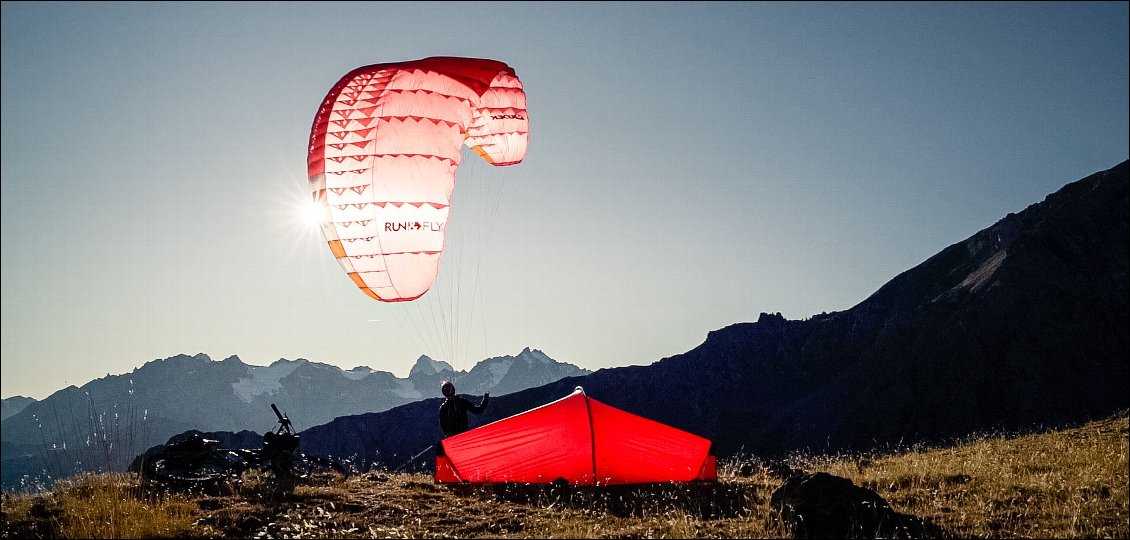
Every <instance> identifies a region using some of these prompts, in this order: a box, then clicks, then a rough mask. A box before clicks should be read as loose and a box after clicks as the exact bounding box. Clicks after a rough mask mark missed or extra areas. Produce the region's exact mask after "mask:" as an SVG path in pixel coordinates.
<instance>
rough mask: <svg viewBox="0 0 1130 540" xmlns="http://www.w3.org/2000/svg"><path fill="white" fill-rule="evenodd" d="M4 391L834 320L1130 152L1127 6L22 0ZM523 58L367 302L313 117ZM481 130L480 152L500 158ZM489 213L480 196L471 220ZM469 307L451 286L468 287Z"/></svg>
mask: <svg viewBox="0 0 1130 540" xmlns="http://www.w3.org/2000/svg"><path fill="white" fill-rule="evenodd" d="M2 18H3V28H2V36H3V64H2V68H3V71H2V75H3V76H2V85H3V118H2V130H3V148H2V172H3V181H2V187H3V191H2V204H3V208H2V213H0V216H2V223H3V242H2V248H3V253H2V262H3V284H2V293H3V313H2V315H3V325H2V330H3V331H2V345H3V350H2V354H0V358H2V361H0V365H2V369H3V372H2V377H0V381H2V385H3V388H2V394H3V396H4V397H10V396H12V395H26V396H31V397H34V398H37V399H40V398H44V397H46V396H47V395H49V394H50V393H51V392H54V391H55V390H58V389H61V388H63V387H65V386H67V385H71V384H74V385H79V386H81V385H82V384H85V383H86V382H89V381H90V380H92V379H94V378H98V377H102V376H105V375H106V374H120V373H127V372H129V371H130V370H132V369H134V368H135V367H138V366H140V365H142V364H144V363H145V362H147V361H150V360H153V359H158V358H166V357H169V356H173V355H176V354H180V353H186V354H196V353H201V352H203V353H206V354H208V355H209V356H211V357H212V358H213V359H215V360H220V359H223V358H226V357H228V356H230V355H238V356H239V357H240V358H241V359H242V360H243V361H244V362H246V363H249V364H255V365H267V364H269V363H271V362H272V361H274V360H277V359H279V358H288V359H295V358H306V359H309V360H312V361H316V362H323V363H329V364H334V365H337V366H340V367H342V368H344V369H349V368H352V367H355V366H359V365H365V366H369V367H372V368H374V369H378V370H384V371H391V372H393V373H395V374H396V375H398V376H405V375H407V372H408V369H409V368H410V367H411V365H412V364H413V363H414V362H415V360H416V358H417V357H419V356H420V355H421V354H428V355H430V356H432V357H433V358H437V359H441V360H447V361H449V362H451V363H452V364H454V365H456V367H458V368H461V369H469V368H470V367H471V366H472V365H473V364H474V363H475V362H476V361H478V360H481V359H483V358H486V357H489V356H498V355H507V354H510V355H512V354H517V353H518V352H519V351H521V350H522V348H523V347H526V346H529V347H531V348H536V349H541V350H542V351H544V352H545V353H546V354H548V355H549V356H551V357H553V358H555V359H557V360H559V361H564V362H570V363H573V364H576V365H579V366H582V367H585V368H589V369H594V370H595V369H599V368H602V367H614V366H624V365H632V364H649V363H652V362H654V361H656V360H659V359H661V358H663V357H666V356H671V355H675V354H679V353H682V352H685V351H687V350H689V349H691V348H693V347H695V346H696V345H698V344H699V343H701V342H702V341H703V340H704V339H705V337H706V334H707V332H709V331H711V330H715V329H718V328H722V327H724V326H727V325H730V324H733V323H737V322H744V321H752V320H756V319H757V316H758V314H759V313H761V312H780V313H781V314H783V315H784V316H785V317H787V318H790V319H803V318H806V317H810V316H812V315H814V314H817V313H820V312H823V311H839V310H843V309H847V308H850V307H851V306H853V305H855V304H857V303H859V302H860V301H862V300H864V299H865V298H866V297H867V296H869V295H870V294H871V293H872V292H874V291H875V290H876V289H877V288H879V287H880V286H881V285H883V284H884V283H886V282H887V281H888V280H890V279H891V278H892V277H894V276H895V275H897V274H899V273H901V272H903V271H905V270H907V269H909V268H911V267H913V266H915V265H917V264H919V263H921V262H922V261H923V260H925V259H926V258H928V257H929V256H931V255H933V254H934V253H936V252H938V251H940V250H942V249H944V248H945V247H947V246H949V245H951V244H953V243H955V242H959V241H961V240H963V239H965V238H967V237H969V236H970V235H972V234H973V233H975V232H977V231H978V230H981V229H983V228H985V227H987V226H989V225H991V224H993V223H994V222H995V221H996V220H998V219H1000V218H1001V217H1003V216H1004V215H1005V214H1007V213H1009V212H1017V211H1020V210H1023V209H1024V208H1025V207H1026V206H1028V205H1029V204H1032V203H1035V202H1038V201H1040V200H1042V199H1043V198H1044V196H1046V195H1047V194H1049V193H1051V192H1053V191H1055V190H1057V189H1059V188H1060V187H1061V186H1062V185H1063V184H1065V183H1067V182H1069V181H1073V180H1076V179H1079V178H1081V177H1083V176H1086V175H1088V174H1090V173H1093V172H1095V171H1099V170H1103V169H1106V168H1109V167H1111V166H1113V165H1115V164H1117V163H1119V162H1121V161H1123V160H1125V159H1127V157H1128V146H1130V141H1128V131H1130V128H1128V125H1130V116H1128V112H1127V102H1128V101H1130V95H1128V78H1127V65H1128V55H1127V41H1128V35H1127V19H1128V13H1127V3H1126V2H1111V3H1086V2H1078V3H1075V2H1072V3H1012V2H1009V3H962V2H958V3H940V4H931V3H918V2H914V3H871V4H869V3H863V2H851V3H842V4H841V3H811V4H809V3H785V4H775V3H760V2H758V3H748V4H746V3H737V2H724V3H717V4H714V3H653V4H648V3H638V2H629V3H603V2H601V3H595V2H594V3H557V2H550V3H517V2H514V3H512V2H504V3H489V2H461V3H431V2H408V3H384V2H381V3H363V2H362V3H332V2H317V3H315V2H295V3H262V2H253V3H238V2H205V3H188V2H175V3H142V2H123V3H70V2H67V3H38V2H4V3H3V14H2ZM427 56H470V57H480V58H492V59H497V60H501V61H504V62H506V63H508V64H510V65H511V66H513V67H514V69H515V70H516V71H517V73H518V76H519V77H520V78H521V80H522V81H523V83H524V84H525V87H526V92H527V97H528V106H529V114H530V120H531V136H530V150H529V154H528V155H527V158H526V160H525V161H524V162H523V163H521V164H520V165H517V166H514V167H508V168H492V167H490V166H488V165H485V164H482V163H481V162H478V161H477V158H474V159H470V158H467V157H466V154H465V159H464V165H463V167H462V168H461V169H460V171H459V176H458V180H457V182H458V184H457V188H456V193H455V202H454V205H453V207H452V216H451V220H452V225H451V227H452V229H451V233H450V234H449V237H448V249H449V251H448V253H447V254H446V255H445V259H444V262H443V267H442V268H441V274H440V281H439V284H438V285H437V287H436V289H434V290H433V291H432V292H429V293H428V295H426V296H425V297H424V298H423V299H421V301H419V302H417V303H414V304H412V305H404V304H400V305H390V304H382V303H379V302H376V301H374V300H371V299H369V298H367V297H366V296H364V295H363V294H362V293H361V292H360V291H358V289H357V288H356V287H355V286H354V285H353V284H352V283H351V282H350V281H349V280H348V278H347V277H346V276H345V274H344V272H342V270H341V268H340V267H339V266H338V264H337V262H336V261H335V260H334V258H333V256H332V255H331V254H330V252H329V250H328V249H327V248H326V245H325V242H324V240H323V238H322V237H321V233H320V232H319V231H318V230H317V229H316V228H315V227H313V226H312V225H310V224H309V223H307V222H305V221H303V220H302V219H301V211H300V209H301V205H302V203H303V202H304V201H306V200H308V199H309V198H310V192H309V189H308V187H307V178H306V153H307V142H308V141H307V139H308V137H309V133H310V126H311V123H312V121H313V118H314V113H315V111H316V109H317V107H318V106H319V105H320V103H321V100H322V99H323V97H324V96H325V94H326V92H327V91H328V90H329V89H330V87H331V86H332V85H333V84H334V83H335V82H336V81H337V80H338V79H339V78H340V77H341V76H342V75H344V74H345V73H346V72H348V71H350V70H352V69H353V68H356V67H358V66H362V65H367V64H374V63H383V62H397V61H404V60H412V59H417V58H423V57H427ZM471 157H473V156H471ZM460 220H462V221H460ZM445 310H450V311H445Z"/></svg>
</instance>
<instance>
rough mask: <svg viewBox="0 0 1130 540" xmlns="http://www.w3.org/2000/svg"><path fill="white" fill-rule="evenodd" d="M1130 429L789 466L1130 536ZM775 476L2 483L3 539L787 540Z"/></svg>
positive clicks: (907, 505)
mask: <svg viewBox="0 0 1130 540" xmlns="http://www.w3.org/2000/svg"><path fill="white" fill-rule="evenodd" d="M1127 427H1128V420H1127V416H1126V415H1125V414H1123V415H1120V416H1119V417H1117V418H1114V419H1110V420H1107V421H1103V422H1096V423H1092V424H1089V425H1087V426H1085V427H1082V428H1078V429H1071V430H1065V431H1059V432H1054V433H1047V434H1042V435H1033V436H1028V437H1018V438H1006V437H982V438H978V439H975V440H972V441H971V442H969V443H967V444H963V445H959V446H956V447H953V448H944V449H935V450H922V451H915V452H906V453H902V454H898V455H891V456H885V457H876V456H838V457H819V456H807V457H806V456H797V457H794V458H792V459H791V460H789V461H788V465H790V466H792V467H794V468H800V469H803V470H807V471H825V472H829V473H832V474H836V475H839V476H844V477H847V478H850V479H851V480H852V481H854V482H855V483H857V484H860V485H864V486H866V487H869V488H871V489H874V490H875V491H877V492H878V493H879V494H880V495H882V496H883V497H884V498H886V499H887V500H888V501H889V502H890V504H891V506H892V507H893V508H894V509H895V510H897V511H899V512H903V513H907V514H912V515H915V516H918V517H922V518H925V519H927V520H929V521H931V522H933V523H935V524H937V525H940V526H941V527H942V528H943V529H944V530H945V531H946V532H947V533H948V534H951V535H953V536H958V537H995V538H1001V537H1009V538H1022V537H1057V538H1096V537H1106V538H1125V537H1127V534H1128V531H1127V517H1128V516H1127V506H1128V503H1127V499H1128V494H1127V486H1128V480H1127ZM775 469H776V468H775ZM781 482H782V480H781V478H780V477H778V476H776V475H774V474H773V473H772V472H771V471H770V468H769V466H768V464H764V463H762V462H760V461H757V460H730V461H727V462H725V463H723V466H722V467H721V470H720V481H719V483H718V484H716V485H711V484H705V485H692V486H673V485H652V486H635V487H623V488H602V489H592V488H567V489H564V490H555V489H551V488H547V487H539V486H521V485H498V486H446V485H436V484H434V483H433V482H432V478H431V477H430V476H428V475H421V474H390V473H383V472H372V473H367V474H361V475H356V476H352V477H348V478H343V477H340V476H336V475H335V476H320V477H318V478H317V479H316V481H315V482H314V483H313V484H311V485H304V486H300V487H298V488H297V489H296V490H295V491H294V493H292V494H288V495H283V494H280V493H278V492H276V491H273V490H271V489H269V486H270V483H269V482H267V481H265V480H264V479H263V478H259V477H256V476H247V477H245V479H244V482H243V483H242V484H241V485H240V486H237V487H236V488H235V489H234V490H233V492H232V494H230V495H226V496H222V497H206V496H194V497H191V498H188V497H183V496H170V495H162V496H157V497H154V496H148V497H146V496H143V495H142V494H141V493H142V492H141V491H140V490H139V489H137V487H136V484H135V483H134V481H132V480H130V479H129V478H128V477H118V476H114V477H105V478H100V477H83V478H80V479H77V480H75V481H72V482H69V483H67V484H64V485H60V486H59V487H57V488H56V489H55V490H54V491H53V492H51V493H47V494H39V495H5V497H4V513H5V522H4V527H3V536H4V537H28V536H39V537H60V538H76V537H83V538H87V537H90V538H95V537H117V538H142V537H146V538H151V537H174V536H179V537H195V538H204V537H211V538H216V537H219V538H726V537H729V538H772V537H784V536H786V531H784V530H782V529H779V528H777V527H775V526H774V525H772V524H770V522H769V519H768V516H769V499H770V497H771V495H772V493H773V491H774V490H775V489H776V488H777V487H778V486H779V485H780V484H781ZM44 501H47V502H46V504H44ZM37 503H39V505H40V506H39V510H33V507H34V506H35V505H36V504H37ZM52 512H54V514H52ZM29 532H34V533H36V534H29Z"/></svg>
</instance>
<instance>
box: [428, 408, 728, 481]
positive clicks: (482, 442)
mask: <svg viewBox="0 0 1130 540" xmlns="http://www.w3.org/2000/svg"><path fill="white" fill-rule="evenodd" d="M436 454H437V455H436V476H435V480H436V482H440V483H448V482H524V483H536V484H548V483H551V482H555V481H559V480H564V481H566V482H568V483H569V484H572V485H592V484H597V485H610V484H644V483H654V482H689V481H694V480H709V481H716V480H717V479H718V474H717V469H716V463H715V458H714V456H713V455H711V454H710V441H709V440H708V439H704V438H702V437H699V436H698V435H694V434H691V433H687V432H686V431H682V430H679V429H676V428H673V427H671V426H668V425H666V424H661V423H659V422H656V421H653V420H648V419H647V418H643V417H641V416H636V415H634V414H631V413H629V412H625V411H622V410H620V409H617V408H615V407H612V406H609V405H605V404H604V403H601V402H599V401H597V400H595V399H592V398H590V397H588V396H586V395H585V391H584V389H582V388H581V387H579V386H578V387H577V389H576V390H574V391H573V393H572V394H569V395H568V396H566V397H563V398H561V399H559V400H557V401H554V402H552V403H549V404H546V405H542V406H541V407H537V408H534V409H530V410H528V411H526V412H524V413H520V414H516V415H514V416H511V417H509V418H503V419H502V420H498V421H496V422H492V423H490V424H487V425H485V426H481V427H478V428H476V429H472V430H470V431H467V432H464V433H460V434H459V435H455V436H452V437H448V438H446V439H444V440H443V441H441V442H440V448H439V451H438V452H437V453H436Z"/></svg>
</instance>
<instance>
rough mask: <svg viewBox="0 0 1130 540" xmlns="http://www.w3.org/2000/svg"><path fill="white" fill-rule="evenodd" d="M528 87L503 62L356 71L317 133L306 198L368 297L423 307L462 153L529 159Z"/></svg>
mask: <svg viewBox="0 0 1130 540" xmlns="http://www.w3.org/2000/svg"><path fill="white" fill-rule="evenodd" d="M525 107H526V98H525V92H524V90H523V87H522V83H521V81H520V80H519V79H518V77H517V75H516V74H515V73H514V70H513V69H512V68H510V67H509V66H507V65H506V64H504V63H502V62H498V61H495V60H486V59H475V58H455V57H432V58H425V59H422V60H414V61H410V62H400V63H392V64H375V65H370V66H364V67H360V68H357V69H355V70H353V71H351V72H349V73H348V74H346V75H345V76H344V77H342V78H341V80H339V81H338V82H337V84H335V85H334V86H333V88H331V89H330V91H329V93H328V94H326V97H325V99H324V100H323V101H322V105H321V107H320V108H319V109H318V112H317V114H316V115H315V117H314V123H313V126H312V127H311V130H310V148H309V156H308V158H307V167H308V176H309V179H310V187H311V190H312V192H313V197H314V200H315V202H316V203H317V204H318V206H319V208H320V210H321V212H322V218H321V221H322V233H323V234H324V236H325V238H326V241H327V243H328V245H329V248H330V252H331V253H332V254H333V255H334V257H335V258H336V259H337V261H338V262H339V263H340V264H341V267H342V269H344V270H345V272H346V274H347V275H348V276H349V277H350V279H352V280H353V282H354V284H356V285H357V287H358V288H360V289H361V291H362V292H364V293H365V294H367V295H369V296H370V297H372V298H374V299H377V300H381V301H385V302H400V301H408V300H414V299H416V298H419V297H420V296H421V295H423V294H424V293H425V292H427V290H428V289H429V288H430V287H431V285H432V282H433V281H435V278H436V276H437V274H438V273H439V263H440V258H441V256H442V254H443V248H444V233H445V231H446V227H447V221H448V215H449V212H450V209H451V198H452V193H453V192H454V189H455V173H456V170H457V169H458V167H459V163H460V159H461V156H460V148H461V147H462V146H463V145H464V144H466V145H467V146H468V147H470V148H472V149H474V150H475V151H476V152H477V153H478V154H479V155H480V156H482V158H483V159H484V160H486V161H487V162H488V163H491V164H494V165H499V166H501V165H513V164H516V163H519V162H521V161H522V159H523V158H524V157H525V155H526V146H527V140H528V133H529V119H528V115H527V113H526V109H525Z"/></svg>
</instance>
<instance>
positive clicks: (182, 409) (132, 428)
mask: <svg viewBox="0 0 1130 540" xmlns="http://www.w3.org/2000/svg"><path fill="white" fill-rule="evenodd" d="M588 373H590V372H589V371H588V370H585V369H582V368H579V367H576V366H574V365H571V364H567V363H561V362H557V361H556V360H554V359H552V358H550V357H549V356H547V355H546V354H545V353H543V352H542V351H539V350H536V349H530V348H526V349H524V350H522V351H521V352H520V353H518V354H517V355H515V356H499V357H494V358H489V359H486V360H483V361H481V362H479V363H477V364H475V366H474V367H472V368H471V369H470V370H469V371H455V370H454V369H453V368H452V366H451V365H450V364H448V363H447V362H443V361H438V360H433V359H431V358H428V357H427V356H421V357H420V358H419V359H418V360H417V361H416V363H415V365H413V367H412V369H411V370H410V371H409V374H408V376H407V377H406V378H398V377H396V376H394V375H393V374H391V373H389V372H385V371H376V370H373V369H371V368H368V367H357V368H354V369H351V370H348V371H346V370H342V369H340V368H338V367H335V366H331V365H328V364H321V363H317V362H311V361H309V360H305V359H298V360H286V359H280V360H278V361H276V362H274V363H272V364H271V365H269V366H253V365H248V364H245V363H243V362H242V361H241V360H240V359H239V358H238V357H236V356H232V357H230V358H227V359H224V360H222V361H213V360H212V359H211V358H210V357H208V355H206V354H197V355H195V356H188V355H177V356H173V357H170V358H165V359H163V360H153V361H151V362H148V363H146V364H145V365H143V366H141V367H139V368H136V369H134V370H133V371H132V372H131V373H128V374H124V375H107V376H106V377H103V378H100V379H97V380H94V381H91V382H89V383H87V384H85V385H83V386H82V387H81V388H77V387H75V386H70V387H68V388H65V389H63V390H60V391H58V392H55V393H54V394H52V395H51V396H49V397H48V398H46V399H44V400H42V401H36V400H32V399H30V398H24V397H16V398H10V399H5V400H4V417H3V423H2V424H0V440H2V441H3V442H2V445H3V461H2V464H3V485H4V486H5V487H11V486H14V485H16V484H17V483H18V482H20V481H21V480H27V478H25V477H27V476H28V475H31V476H32V477H36V476H37V474H36V472H37V471H38V472H42V471H47V472H48V473H49V474H50V475H51V476H58V475H65V474H70V473H73V472H76V471H77V470H98V469H100V468H102V469H106V468H116V469H119V470H120V469H121V468H122V467H124V465H123V463H124V464H128V463H129V460H131V459H132V458H133V457H134V456H135V455H136V454H139V453H141V452H143V451H144V450H145V449H147V448H149V447H151V446H154V445H157V444H162V443H164V442H166V441H167V440H168V439H169V438H170V437H171V436H173V435H176V434H179V433H182V432H184V431H189V430H199V431H204V432H218V431H233V432H234V431H243V430H251V431H254V432H258V433H262V432H265V431H267V430H269V429H272V428H273V427H276V425H277V423H276V422H277V421H276V418H275V415H274V413H273V412H272V411H271V408H270V406H271V404H272V403H273V404H277V405H278V407H279V408H280V409H281V410H282V411H283V412H285V413H286V414H287V415H288V417H290V418H291V419H292V420H293V423H294V427H295V428H297V429H301V428H303V427H309V426H313V425H318V424H322V423H326V422H329V421H331V420H333V419H334V418H336V417H338V416H347V415H355V414H359V413H367V412H375V411H383V410H387V409H389V408H392V407H395V406H398V405H402V404H405V403H410V402H413V401H416V400H419V399H421V398H425V397H428V396H438V395H439V394H440V391H439V387H440V383H441V382H442V381H444V380H452V381H453V382H454V383H455V384H456V387H457V388H458V389H459V390H460V392H471V393H476V394H482V393H484V392H491V393H492V394H495V395H500V394H506V393H509V392H514V391H517V390H523V389H526V388H531V387H534V386H541V385H543V384H546V383H549V382H552V381H554V380H557V379H559V378H561V377H567V376H578V375H585V374H588ZM74 462H81V464H80V465H77V466H75V465H73V464H74Z"/></svg>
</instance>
